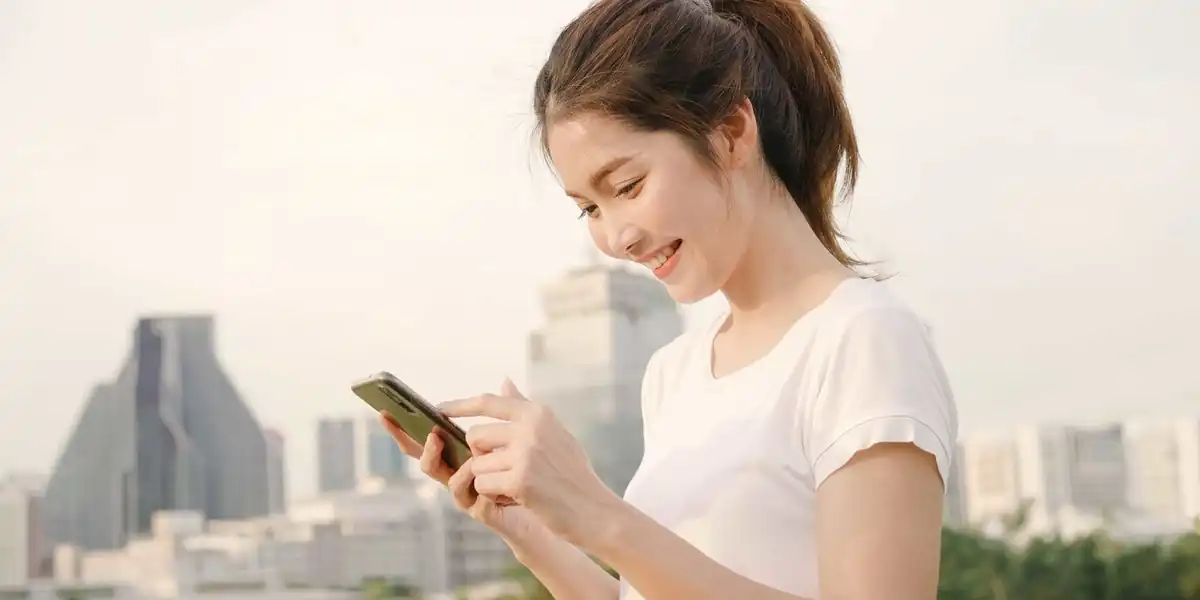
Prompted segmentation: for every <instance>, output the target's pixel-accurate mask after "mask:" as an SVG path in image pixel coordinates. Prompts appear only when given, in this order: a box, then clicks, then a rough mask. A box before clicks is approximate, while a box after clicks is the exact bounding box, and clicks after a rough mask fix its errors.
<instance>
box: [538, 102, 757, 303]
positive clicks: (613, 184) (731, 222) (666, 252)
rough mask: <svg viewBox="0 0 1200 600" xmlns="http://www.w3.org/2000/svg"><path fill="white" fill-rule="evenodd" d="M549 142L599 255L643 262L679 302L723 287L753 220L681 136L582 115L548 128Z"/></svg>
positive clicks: (720, 179) (569, 194)
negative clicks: (747, 224) (638, 128)
mask: <svg viewBox="0 0 1200 600" xmlns="http://www.w3.org/2000/svg"><path fill="white" fill-rule="evenodd" d="M547 145H548V147H549V151H550V157H551V159H552V160H553V162H554V167H555V169H556V170H557V171H558V173H559V176H560V177H561V178H562V181H563V187H564V188H565V189H566V192H567V195H568V196H570V197H571V198H573V199H574V200H575V202H576V203H577V204H578V205H579V208H580V211H581V215H580V216H581V218H584V219H587V223H588V230H589V231H590V233H591V235H592V240H593V241H594V242H595V244H596V247H597V248H599V249H600V251H602V252H603V253H605V254H607V255H608V256H611V257H613V258H618V259H622V260H629V261H633V262H637V263H639V264H641V265H643V266H644V267H646V268H647V269H648V270H649V271H650V272H651V273H653V274H654V276H655V277H657V278H658V279H659V280H660V281H662V282H663V283H664V284H666V286H667V290H668V292H669V293H670V294H671V297H673V298H674V299H675V300H676V301H677V302H681V303H691V302H695V301H697V300H701V299H703V298H706V297H708V296H710V295H712V294H713V293H715V292H716V291H717V290H719V289H720V288H721V287H722V286H724V284H725V282H726V281H727V280H728V279H729V277H730V274H731V273H732V272H733V269H734V267H735V265H736V264H737V261H738V259H739V257H740V256H741V255H742V254H743V252H744V250H745V247H746V241H747V237H748V235H747V229H748V228H747V227H746V223H748V221H749V219H748V218H746V217H747V215H745V214H744V212H745V211H744V210H742V207H741V206H740V204H741V203H738V202H733V201H732V200H733V198H732V197H731V194H730V190H731V189H733V188H732V187H731V186H730V185H727V184H725V183H723V182H722V181H723V178H722V177H721V175H719V174H716V173H714V170H713V168H712V167H711V166H709V164H708V163H706V162H703V161H702V159H701V158H700V157H698V156H697V155H696V153H695V152H694V151H693V150H692V149H691V148H690V147H689V146H688V145H687V143H686V142H685V140H684V139H683V138H682V137H680V136H678V135H676V134H674V133H669V132H652V133H647V132H643V131H637V130H634V129H632V128H630V127H628V126H626V125H624V124H622V123H620V122H618V121H616V120H614V119H611V118H607V117H604V116H601V115H597V114H594V113H585V114H583V115H580V116H579V117H576V118H573V119H568V120H564V121H561V122H557V123H553V124H551V125H549V129H548V130H547Z"/></svg>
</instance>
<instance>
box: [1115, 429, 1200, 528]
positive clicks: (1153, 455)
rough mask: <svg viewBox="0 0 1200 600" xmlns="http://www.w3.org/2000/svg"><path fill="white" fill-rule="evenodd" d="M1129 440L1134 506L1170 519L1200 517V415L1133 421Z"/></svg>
mask: <svg viewBox="0 0 1200 600" xmlns="http://www.w3.org/2000/svg"><path fill="white" fill-rule="evenodd" d="M1125 443H1126V447H1127V453H1126V458H1127V460H1128V469H1129V476H1130V486H1129V501H1130V505H1131V508H1132V509H1133V510H1134V511H1136V512H1138V513H1139V514H1142V515H1145V516H1148V517H1153V518H1157V519H1163V520H1168V521H1169V520H1176V521H1180V520H1182V521H1184V522H1190V521H1191V520H1192V519H1196V518H1200V418H1196V417H1193V418H1186V419H1170V420H1167V419H1163V420H1139V421H1131V422H1129V423H1127V424H1126V425H1125Z"/></svg>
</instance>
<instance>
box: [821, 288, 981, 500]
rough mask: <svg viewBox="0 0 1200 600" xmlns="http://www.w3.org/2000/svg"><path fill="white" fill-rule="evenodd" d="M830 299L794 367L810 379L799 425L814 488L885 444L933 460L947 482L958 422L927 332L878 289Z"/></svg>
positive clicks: (848, 292) (919, 321)
mask: <svg viewBox="0 0 1200 600" xmlns="http://www.w3.org/2000/svg"><path fill="white" fill-rule="evenodd" d="M834 300H835V301H834V302H831V303H830V304H829V306H826V307H824V310H823V312H822V314H821V315H820V317H821V318H820V319H819V322H818V324H817V326H816V329H815V332H814V338H813V340H812V346H811V347H810V351H809V352H808V353H807V356H806V360H805V361H804V363H805V364H804V365H803V366H802V367H801V366H798V368H803V369H804V374H805V376H806V377H809V378H811V381H812V385H811V386H810V387H809V389H810V390H812V393H811V397H809V398H806V399H805V400H804V401H803V402H802V407H801V411H800V412H799V415H798V416H799V417H800V418H801V422H800V423H798V426H799V427H800V429H801V431H800V434H801V435H800V437H801V439H802V440H804V450H805V455H806V456H807V457H808V459H809V461H810V464H811V467H812V468H813V473H814V476H815V477H816V480H817V482H818V483H819V482H820V481H821V480H823V479H824V478H825V477H826V476H828V475H829V474H831V473H832V472H833V471H834V470H836V469H837V468H840V467H841V466H842V465H843V464H845V463H846V462H847V461H848V460H849V459H850V458H851V457H852V456H853V455H854V454H855V453H857V452H859V451H861V450H865V449H867V448H869V447H871V446H873V445H875V444H878V443H885V442H910V443H914V444H916V445H917V446H918V447H920V448H921V449H923V450H925V451H927V452H929V453H931V454H933V455H934V456H935V457H937V459H938V467H939V471H941V472H942V476H943V479H945V478H946V476H947V475H948V473H949V466H950V458H951V453H952V449H953V446H954V442H955V439H956V438H957V433H958V417H957V410H956V408H955V405H954V396H953V392H952V391H951V388H950V382H949V379H948V377H947V375H946V372H945V370H944V368H943V367H942V363H941V360H940V358H939V357H938V355H937V352H936V350H935V348H934V343H933V335H932V332H931V330H930V328H929V326H928V325H927V324H926V322H925V321H924V320H923V319H922V318H921V317H920V316H918V315H917V313H916V312H914V311H913V310H912V309H911V308H909V307H908V306H907V305H906V304H904V303H903V302H901V301H900V300H899V299H898V298H897V297H895V296H894V295H893V294H892V293H891V292H890V291H889V290H888V289H887V287H886V286H885V285H884V284H881V283H876V282H871V281H863V282H852V286H851V288H850V289H847V290H844V293H841V294H839V295H838V296H837V297H836V298H835V299H834Z"/></svg>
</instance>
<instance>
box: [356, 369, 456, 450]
mask: <svg viewBox="0 0 1200 600" xmlns="http://www.w3.org/2000/svg"><path fill="white" fill-rule="evenodd" d="M350 390H351V391H353V392H354V395H356V396H358V397H359V398H362V399H363V401H364V402H366V403H367V404H368V405H370V406H371V408H374V409H375V410H377V411H383V412H385V413H387V414H388V415H390V416H391V417H392V419H394V420H395V421H396V422H397V423H399V424H400V427H401V428H402V429H404V432H405V433H407V434H408V435H410V436H412V438H413V439H414V440H416V441H417V443H418V444H424V443H425V440H426V439H427V438H428V437H429V434H430V433H432V432H433V428H434V427H437V428H438V429H441V430H442V431H443V432H444V435H443V436H442V442H443V448H444V450H443V452H442V460H444V461H445V462H446V464H447V465H448V466H449V467H450V468H451V469H454V470H456V471H457V470H458V468H459V467H461V466H462V464H463V463H464V462H466V461H467V459H468V458H471V448H470V447H469V446H467V434H466V433H465V432H463V430H462V428H461V427H459V426H458V425H455V424H454V422H453V421H451V420H450V419H449V418H448V417H446V415H443V414H442V413H440V412H438V409H437V408H435V407H434V406H433V405H432V404H430V403H429V402H428V401H427V400H425V399H424V398H422V397H421V395H420V394H418V393H416V392H414V391H413V390H412V388H410V387H408V386H407V385H405V384H404V382H403V381H400V380H399V379H398V378H397V377H396V376H395V375H392V374H391V373H388V372H387V371H384V372H381V373H376V374H374V375H372V376H370V377H367V378H366V379H363V380H362V381H359V382H358V383H355V384H354V385H351V386H350Z"/></svg>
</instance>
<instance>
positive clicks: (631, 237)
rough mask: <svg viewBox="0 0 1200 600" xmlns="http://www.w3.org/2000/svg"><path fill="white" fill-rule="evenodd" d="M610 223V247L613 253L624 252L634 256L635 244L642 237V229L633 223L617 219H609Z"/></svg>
mask: <svg viewBox="0 0 1200 600" xmlns="http://www.w3.org/2000/svg"><path fill="white" fill-rule="evenodd" d="M608 225H609V227H608V247H609V249H610V250H611V251H612V253H613V254H624V255H625V256H626V257H629V258H632V257H633V256H634V254H633V249H634V246H636V245H637V243H638V242H639V241H640V240H641V239H642V231H641V230H640V229H638V228H637V227H636V226H634V225H633V224H632V223H628V222H624V221H616V220H615V219H614V220H612V221H609V223H608Z"/></svg>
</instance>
